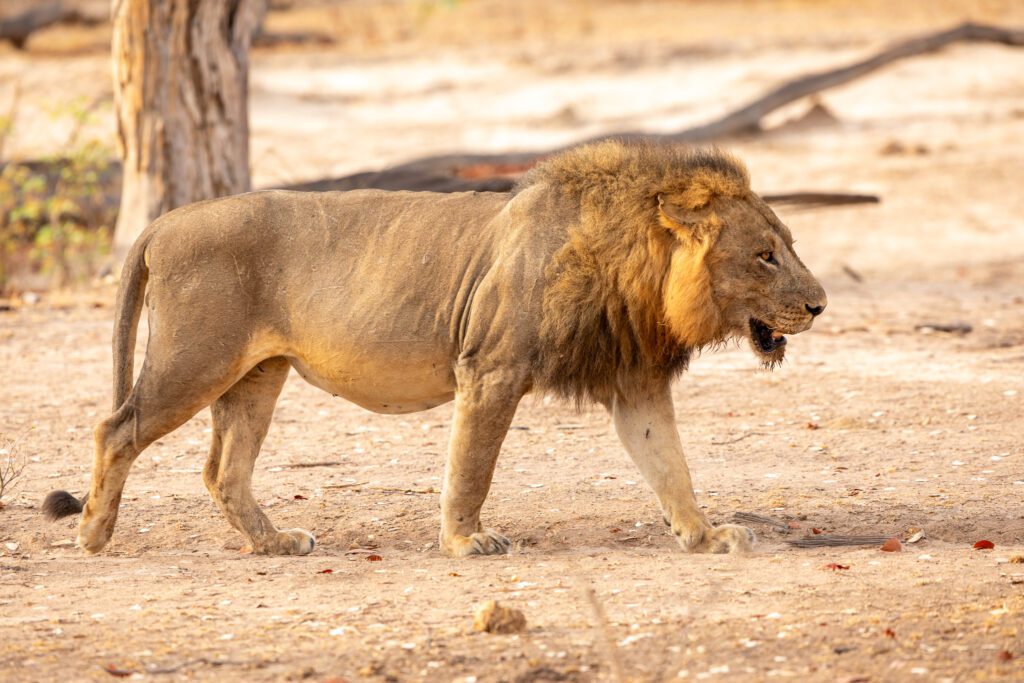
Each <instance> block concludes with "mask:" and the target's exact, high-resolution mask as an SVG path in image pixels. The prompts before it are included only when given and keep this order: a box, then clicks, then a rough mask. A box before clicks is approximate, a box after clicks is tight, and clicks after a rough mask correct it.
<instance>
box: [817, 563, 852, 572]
mask: <svg viewBox="0 0 1024 683" xmlns="http://www.w3.org/2000/svg"><path fill="white" fill-rule="evenodd" d="M849 568H850V565H848V564H836V563H835V562H829V563H828V564H826V565H825V566H824V567H822V569H831V570H832V571H839V570H840V569H849Z"/></svg>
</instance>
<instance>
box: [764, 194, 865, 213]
mask: <svg viewBox="0 0 1024 683" xmlns="http://www.w3.org/2000/svg"><path fill="white" fill-rule="evenodd" d="M761 199H763V200H765V201H766V202H768V203H769V204H777V205H787V204H796V205H799V206H802V207H804V208H807V209H817V208H823V207H826V206H842V205H844V204H878V203H879V202H881V201H882V200H881V198H880V197H879V196H878V195H875V194H850V193H847V192H789V193H786V194H763V195H761Z"/></svg>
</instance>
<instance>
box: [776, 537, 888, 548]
mask: <svg viewBox="0 0 1024 683" xmlns="http://www.w3.org/2000/svg"><path fill="white" fill-rule="evenodd" d="M890 538H892V536H891V535H889V536H828V535H826V534H821V535H818V536H805V537H803V538H794V539H790V540H787V541H786V543H788V544H789V545H791V546H793V547H794V548H820V547H838V546H848V545H882V544H883V543H885V542H886V541H888V540H889V539H890Z"/></svg>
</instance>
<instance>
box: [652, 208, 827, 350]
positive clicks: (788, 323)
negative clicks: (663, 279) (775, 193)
mask: <svg viewBox="0 0 1024 683" xmlns="http://www.w3.org/2000/svg"><path fill="white" fill-rule="evenodd" d="M662 209H663V211H664V213H666V214H667V216H668V217H669V218H671V219H673V220H672V221H671V222H672V224H673V225H674V227H682V228H684V229H685V230H684V231H680V230H675V232H676V233H677V234H679V235H680V237H681V239H682V240H685V241H686V242H687V243H688V244H689V245H690V247H691V248H690V249H688V250H686V251H687V252H688V253H687V258H685V259H683V258H681V259H679V261H680V263H681V264H683V263H685V265H680V267H679V270H681V271H683V272H678V273H677V272H674V271H675V266H674V271H673V272H671V273H670V276H669V285H668V290H669V291H668V296H667V297H666V307H667V310H666V313H667V317H668V318H669V321H670V324H671V321H672V319H673V317H677V316H674V315H673V313H674V311H672V304H673V299H674V298H675V299H677V300H679V301H680V302H682V301H684V300H686V301H687V303H688V302H689V300H690V299H692V298H693V296H694V294H697V293H700V292H701V290H703V291H704V292H705V293H704V298H705V301H704V307H705V308H710V309H713V310H714V311H715V314H714V315H713V316H710V317H708V318H707V320H706V321H705V328H706V329H705V334H707V335H708V336H709V337H711V338H719V339H721V338H726V337H745V338H747V339H749V341H750V345H751V348H752V349H753V350H754V353H755V354H756V355H757V356H758V357H759V358H760V359H761V361H762V362H763V363H764V364H765V365H767V366H773V365H775V364H777V363H779V362H781V361H782V358H783V356H784V355H785V352H786V337H785V335H787V334H797V333H798V332H803V331H804V330H806V329H808V328H810V326H811V323H812V322H813V321H814V318H815V317H816V316H818V315H819V314H820V313H821V312H822V311H823V310H824V309H825V306H826V304H827V303H828V300H827V298H826V296H825V290H824V289H822V287H821V285H820V284H819V283H818V281H817V280H816V279H815V278H814V276H813V275H812V274H811V272H810V271H809V270H808V269H807V267H806V266H805V265H804V264H803V262H802V261H801V260H800V258H799V257H798V256H797V255H796V251H795V250H794V249H793V238H792V235H790V232H789V229H788V228H787V227H786V226H785V225H783V224H782V222H781V221H780V220H779V219H778V217H776V216H775V214H774V213H773V212H772V211H771V209H770V208H768V206H767V205H766V204H765V203H764V202H763V201H761V199H760V198H758V197H756V196H755V195H753V194H747V196H745V197H716V198H713V199H711V200H710V201H709V203H708V204H707V205H705V206H703V207H701V208H700V209H697V210H692V209H691V210H690V211H688V212H685V213H683V212H682V211H680V210H679V207H677V206H673V205H672V204H663V205H662ZM680 233H682V234H680ZM701 255H703V258H702V259H701ZM694 256H696V259H694ZM674 260H675V259H674ZM695 261H702V264H703V269H702V270H701V271H697V272H693V271H694V267H693V266H692V265H691V264H693V263H695ZM687 270H689V271H690V272H686V271H687ZM674 288H675V289H676V290H679V291H685V296H683V297H681V296H679V294H678V291H676V292H674V291H673V289H674ZM683 308H687V307H686V306H684V307H683ZM687 315H689V316H691V318H692V311H690V312H689V313H688V314H687ZM712 332H713V334H711V333H712Z"/></svg>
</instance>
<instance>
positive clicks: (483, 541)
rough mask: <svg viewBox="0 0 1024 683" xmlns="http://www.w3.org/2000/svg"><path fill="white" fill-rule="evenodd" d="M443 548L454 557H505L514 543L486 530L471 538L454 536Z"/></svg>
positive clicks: (471, 535) (472, 535) (444, 543)
mask: <svg viewBox="0 0 1024 683" xmlns="http://www.w3.org/2000/svg"><path fill="white" fill-rule="evenodd" d="M442 546H443V547H444V549H445V550H446V551H447V552H448V554H449V555H451V556H452V557H466V556H467V555H504V554H506V553H508V551H509V548H511V547H512V541H510V540H508V539H507V538H506V537H504V536H502V535H501V534H499V533H498V532H496V531H491V530H490V529H484V530H483V531H478V532H476V533H474V534H470V535H469V536H458V535H457V536H453V537H452V538H450V539H449V540H447V541H445V542H443V544H442Z"/></svg>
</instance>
